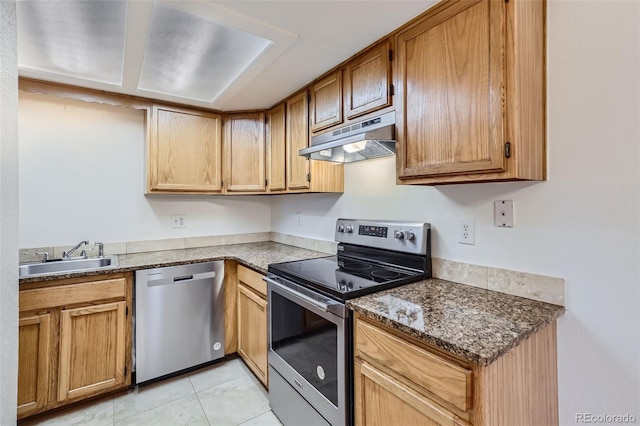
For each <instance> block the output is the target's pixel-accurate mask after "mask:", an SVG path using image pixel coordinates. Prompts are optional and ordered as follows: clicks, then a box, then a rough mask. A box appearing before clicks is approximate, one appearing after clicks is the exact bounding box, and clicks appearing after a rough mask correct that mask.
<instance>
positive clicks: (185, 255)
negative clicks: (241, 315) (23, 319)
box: [20, 241, 329, 284]
mask: <svg viewBox="0 0 640 426" xmlns="http://www.w3.org/2000/svg"><path fill="white" fill-rule="evenodd" d="M322 256H329V255H328V254H327V253H322V252H318V251H313V250H307V249H303V248H299V247H294V246H289V245H286V244H280V243H274V242H272V241H265V242H257V243H243V244H228V245H222V246H212V247H199V248H189V249H181V250H163V251H153V252H146V253H136V254H122V255H118V266H116V267H113V268H112V267H108V268H102V269H97V270H90V271H76V272H68V273H56V274H42V275H32V276H29V277H21V278H20V283H21V284H22V283H29V282H36V281H53V280H60V279H65V278H76V277H87V276H94V275H103V274H112V273H117V272H130V271H136V270H139V269H150V268H159V267H163V266H175V265H186V264H189V263H200V262H209V261H213V260H223V259H232V260H236V261H238V262H239V263H241V264H243V265H245V266H248V267H250V268H252V269H254V270H256V271H258V272H261V273H263V274H266V273H267V267H268V265H269V264H270V263H278V262H287V261H290V260H299V259H309V258H313V257H322Z"/></svg>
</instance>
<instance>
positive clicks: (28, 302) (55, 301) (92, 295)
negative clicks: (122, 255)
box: [19, 278, 126, 311]
mask: <svg viewBox="0 0 640 426" xmlns="http://www.w3.org/2000/svg"><path fill="white" fill-rule="evenodd" d="M125 283H126V279H125V278H114V279H109V280H100V281H91V282H86V283H80V284H67V285H61V286H59V287H47V288H37V289H33V290H23V291H21V292H20V295H19V300H20V311H30V310H35V309H45V308H51V307H56V306H64V305H72V304H75V303H84V302H92V301H95V300H101V299H111V298H115V297H122V298H124V297H125Z"/></svg>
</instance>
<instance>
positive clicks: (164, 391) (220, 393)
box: [20, 358, 282, 426]
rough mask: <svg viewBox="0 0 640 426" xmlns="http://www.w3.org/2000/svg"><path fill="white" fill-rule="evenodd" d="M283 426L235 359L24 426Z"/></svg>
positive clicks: (262, 390)
mask: <svg viewBox="0 0 640 426" xmlns="http://www.w3.org/2000/svg"><path fill="white" fill-rule="evenodd" d="M32 425H47V426H72V425H82V426H137V425H141V426H147V425H152V426H156V425H157V426H164V425H167V426H169V425H188V426H200V425H203V426H207V425H213V426H238V425H242V426H281V425H282V424H281V423H280V422H279V421H278V419H277V418H276V416H275V415H274V414H273V413H272V412H271V410H270V409H269V400H268V397H267V391H266V390H265V388H264V387H263V386H262V384H260V382H259V381H258V379H256V378H255V376H254V375H253V374H252V373H251V371H249V369H248V368H247V367H246V366H245V365H244V363H243V362H242V361H241V360H240V359H239V358H235V359H232V360H227V361H223V362H221V363H218V364H215V365H212V366H209V367H205V368H203V369H200V370H197V371H193V372H191V373H188V374H185V375H183V376H179V377H175V378H172V379H168V380H164V381H162V382H158V383H154V384H152V385H148V386H142V387H140V388H137V389H132V390H130V391H128V392H126V393H120V394H117V395H115V396H107V397H104V398H101V399H97V400H94V401H90V402H87V403H84V404H79V405H76V406H73V407H69V408H67V409H64V410H60V411H58V412H55V413H50V414H46V415H44V416H40V417H37V418H34V419H27V420H25V421H24V422H21V423H20V426H32Z"/></svg>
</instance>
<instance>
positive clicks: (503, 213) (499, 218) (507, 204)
mask: <svg viewBox="0 0 640 426" xmlns="http://www.w3.org/2000/svg"><path fill="white" fill-rule="evenodd" d="M493 224H494V225H495V226H497V227H499V228H513V201H512V200H498V201H494V202H493Z"/></svg>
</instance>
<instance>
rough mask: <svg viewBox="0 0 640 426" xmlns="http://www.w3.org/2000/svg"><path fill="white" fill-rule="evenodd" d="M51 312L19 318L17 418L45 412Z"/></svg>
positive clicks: (47, 388)
mask: <svg viewBox="0 0 640 426" xmlns="http://www.w3.org/2000/svg"><path fill="white" fill-rule="evenodd" d="M50 330H51V328H50V314H42V315H33V316H28V317H24V318H20V321H19V325H18V418H22V417H25V416H28V415H30V414H34V413H37V412H38V411H42V410H44V409H45V408H46V406H47V394H48V390H49V357H50V354H49V334H50Z"/></svg>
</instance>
